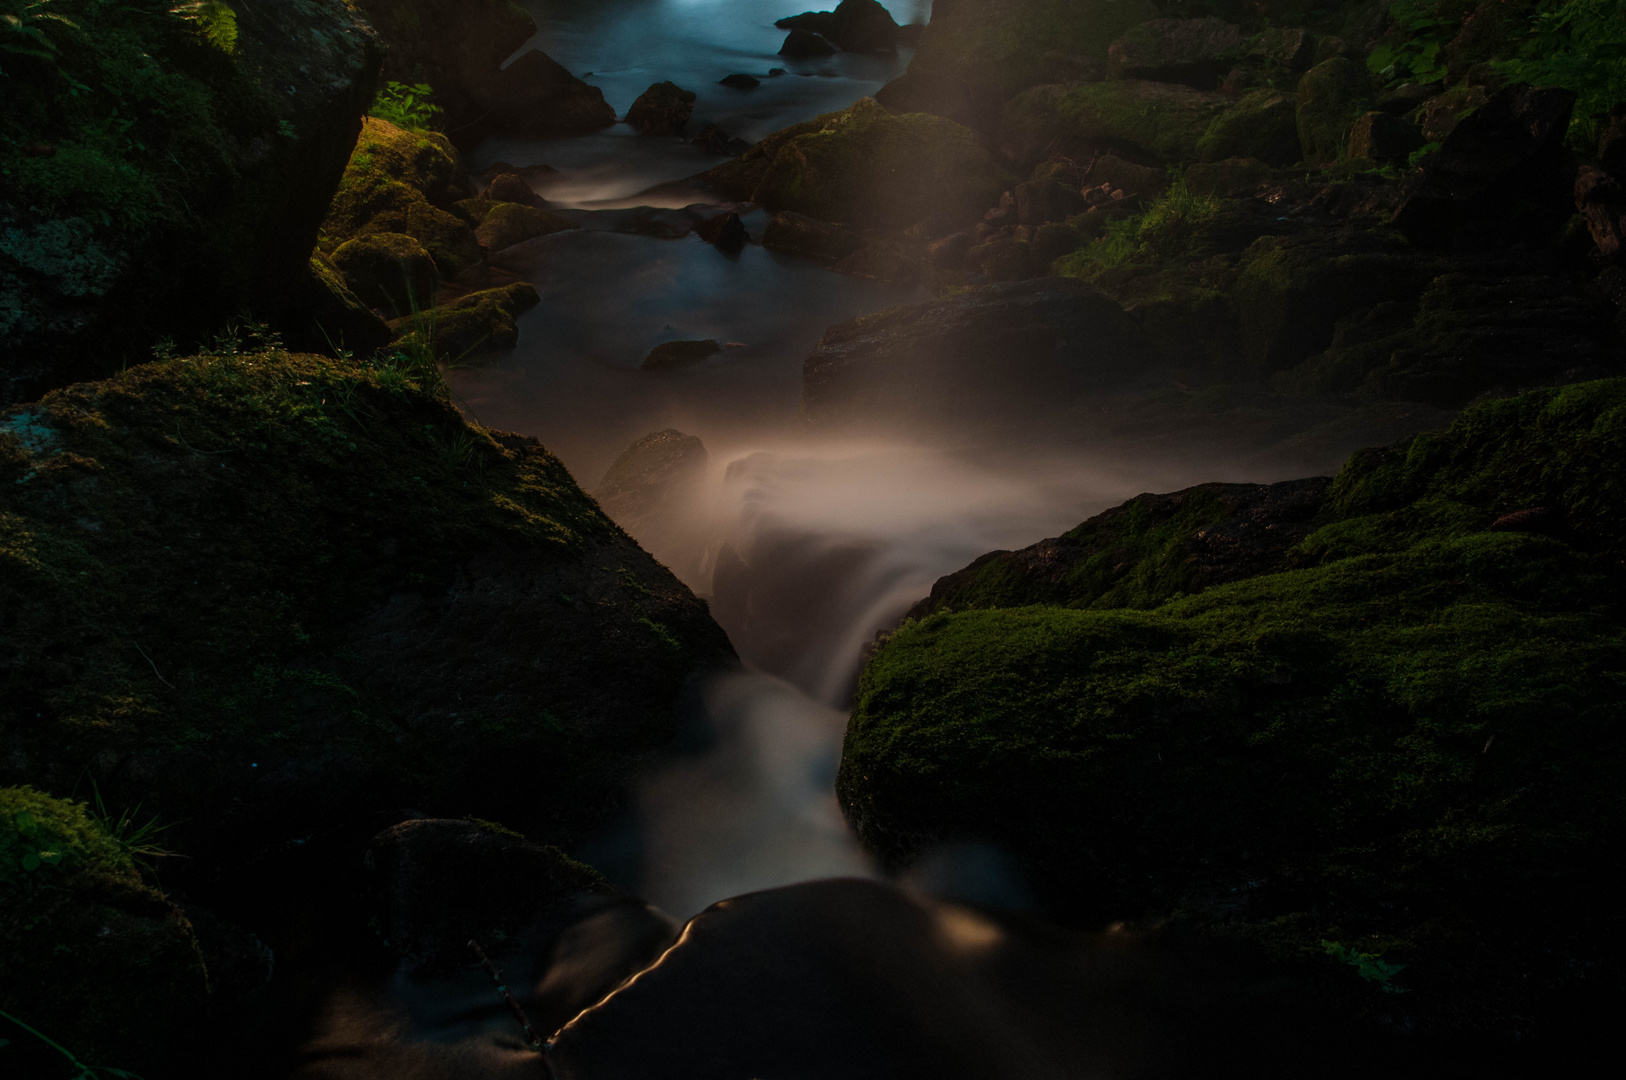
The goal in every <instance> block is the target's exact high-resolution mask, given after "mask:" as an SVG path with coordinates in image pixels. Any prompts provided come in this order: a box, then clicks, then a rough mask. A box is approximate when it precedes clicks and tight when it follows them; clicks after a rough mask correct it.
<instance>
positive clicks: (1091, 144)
mask: <svg viewBox="0 0 1626 1080" xmlns="http://www.w3.org/2000/svg"><path fill="white" fill-rule="evenodd" d="M1230 107H1231V99H1229V98H1227V97H1225V96H1224V95H1222V94H1217V93H1213V92H1210V91H1206V90H1194V89H1192V88H1191V87H1189V86H1180V85H1177V84H1174V83H1160V82H1146V81H1142V80H1124V81H1122V82H1105V83H1081V84H1077V85H1048V86H1035V87H1034V88H1033V89H1031V90H1027V91H1024V92H1023V93H1022V94H1019V95H1018V96H1017V97H1015V98H1013V99H1012V100H1011V101H1009V102H1008V103H1006V106H1005V121H1004V126H1003V129H1002V134H1001V138H1002V140H1003V142H1004V146H1005V151H1006V153H1007V154H1009V155H1010V156H1011V157H1012V158H1014V159H1016V160H1018V161H1032V160H1036V159H1037V158H1039V157H1042V156H1044V155H1046V154H1057V153H1059V154H1067V155H1069V156H1072V157H1084V158H1087V157H1089V156H1091V152H1092V151H1093V152H1095V153H1099V152H1101V151H1104V150H1123V151H1126V152H1128V153H1130V154H1131V155H1133V156H1137V157H1149V158H1153V159H1156V160H1158V161H1165V162H1184V161H1194V160H1196V158H1197V157H1198V156H1199V151H1198V144H1199V143H1200V142H1201V140H1202V138H1203V136H1204V135H1205V134H1206V133H1207V131H1208V128H1209V125H1210V124H1211V123H1212V122H1213V121H1214V119H1215V118H1216V117H1218V116H1219V115H1220V114H1221V113H1223V112H1225V111H1226V109H1228V108H1230Z"/></svg>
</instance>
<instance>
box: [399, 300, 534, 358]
mask: <svg viewBox="0 0 1626 1080" xmlns="http://www.w3.org/2000/svg"><path fill="white" fill-rule="evenodd" d="M541 302H542V301H541V297H539V296H538V295H537V292H536V287H535V286H533V285H532V284H531V283H530V282H528V281H517V282H515V283H514V284H512V285H503V286H499V287H497V288H494V289H480V290H479V291H477V292H472V293H468V294H466V295H464V296H460V297H458V298H457V299H456V300H453V301H451V302H449V303H445V304H441V305H439V306H437V307H434V308H431V309H430V310H428V311H424V312H418V313H416V314H412V315H405V316H402V317H401V318H398V319H395V320H393V321H392V322H391V323H390V330H391V332H392V333H393V335H394V337H395V341H396V344H397V345H398V346H399V345H406V346H409V347H427V348H429V349H430V350H432V355H433V356H434V357H435V358H436V359H437V360H439V361H441V362H443V363H448V364H454V363H460V362H463V361H466V360H468V359H469V358H471V357H474V356H479V355H486V354H491V353H497V352H503V351H505V350H508V349H512V348H513V347H514V346H515V345H518V344H519V326H518V323H517V320H518V318H519V316H520V315H521V314H522V313H524V312H526V311H529V310H530V309H531V308H533V307H535V306H536V305H537V304H539V303H541Z"/></svg>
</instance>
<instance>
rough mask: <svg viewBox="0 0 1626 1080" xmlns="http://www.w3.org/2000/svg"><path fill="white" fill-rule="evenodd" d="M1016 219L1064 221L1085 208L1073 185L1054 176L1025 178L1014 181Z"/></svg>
mask: <svg viewBox="0 0 1626 1080" xmlns="http://www.w3.org/2000/svg"><path fill="white" fill-rule="evenodd" d="M1014 190H1015V193H1016V219H1017V221H1019V222H1020V223H1021V224H1023V225H1032V226H1039V225H1043V224H1044V223H1045V222H1047V221H1065V220H1066V219H1067V218H1069V217H1072V216H1073V215H1074V214H1082V213H1083V212H1084V211H1085V210H1087V209H1088V206H1087V205H1086V204H1085V202H1084V196H1083V195H1081V194H1079V190H1078V188H1077V187H1070V186H1068V185H1067V184H1060V183H1057V182H1056V181H1054V180H1029V181H1027V182H1026V183H1022V184H1017V185H1016V187H1015V189H1014Z"/></svg>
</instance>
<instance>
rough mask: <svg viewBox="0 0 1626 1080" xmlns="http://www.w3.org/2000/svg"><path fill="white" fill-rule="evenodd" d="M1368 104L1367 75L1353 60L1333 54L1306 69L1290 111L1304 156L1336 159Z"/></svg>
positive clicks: (1322, 162)
mask: <svg viewBox="0 0 1626 1080" xmlns="http://www.w3.org/2000/svg"><path fill="white" fill-rule="evenodd" d="M1371 107H1372V82H1371V79H1369V78H1368V77H1367V73H1366V69H1365V68H1363V67H1362V66H1361V65H1360V64H1357V63H1356V62H1355V61H1353V60H1351V59H1349V58H1347V57H1343V56H1335V57H1333V58H1332V59H1330V60H1324V61H1322V62H1321V63H1319V64H1317V65H1316V66H1315V67H1313V68H1311V69H1310V70H1309V71H1306V72H1305V73H1304V77H1303V78H1301V79H1300V80H1299V88H1298V103H1297V107H1296V109H1295V114H1294V116H1295V122H1296V124H1297V127H1298V136H1299V150H1300V152H1301V154H1302V156H1303V158H1304V160H1305V161H1307V162H1309V163H1310V164H1312V165H1326V164H1329V163H1331V162H1334V161H1337V160H1338V153H1339V151H1340V150H1342V149H1343V148H1344V146H1345V145H1347V143H1348V139H1349V129H1350V127H1351V126H1352V125H1353V124H1354V123H1355V120H1356V118H1357V117H1359V116H1360V115H1361V114H1362V113H1364V112H1366V111H1367V110H1368V109H1370V108H1371Z"/></svg>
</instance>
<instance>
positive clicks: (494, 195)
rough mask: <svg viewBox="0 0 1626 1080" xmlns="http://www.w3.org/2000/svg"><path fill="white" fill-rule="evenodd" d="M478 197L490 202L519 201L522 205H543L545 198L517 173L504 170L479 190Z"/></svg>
mask: <svg viewBox="0 0 1626 1080" xmlns="http://www.w3.org/2000/svg"><path fill="white" fill-rule="evenodd" d="M479 197H480V198H482V199H486V200H489V201H491V202H506V203H519V204H521V205H522V206H535V207H543V206H546V205H547V202H546V200H544V199H543V198H542V196H540V195H538V194H537V193H536V192H535V191H534V190H532V188H531V185H530V184H528V183H526V182H525V180H524V178H523V177H521V176H519V175H518V174H517V173H511V172H505V173H498V174H497V175H495V176H493V177H492V178H491V180H490V182H489V183H487V184H486V186H485V187H484V188H482V189H481V190H480V196H479Z"/></svg>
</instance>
